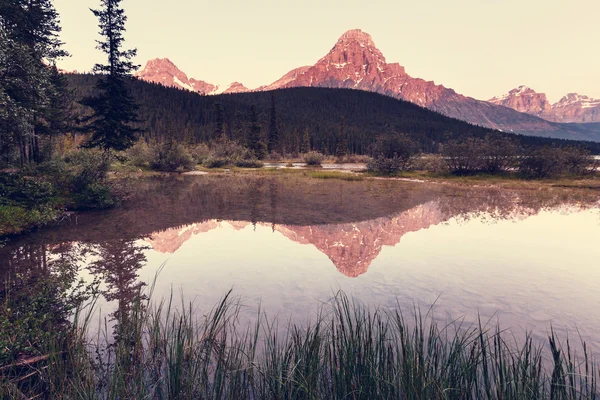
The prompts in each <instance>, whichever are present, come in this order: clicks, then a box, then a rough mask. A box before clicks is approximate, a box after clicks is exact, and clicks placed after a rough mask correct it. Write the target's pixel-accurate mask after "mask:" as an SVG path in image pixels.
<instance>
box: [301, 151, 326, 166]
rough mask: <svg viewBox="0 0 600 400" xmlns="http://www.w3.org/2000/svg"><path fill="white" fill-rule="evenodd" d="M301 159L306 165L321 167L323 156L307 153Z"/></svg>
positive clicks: (311, 152)
mask: <svg viewBox="0 0 600 400" xmlns="http://www.w3.org/2000/svg"><path fill="white" fill-rule="evenodd" d="M303 159H304V162H305V163H306V165H311V166H315V165H321V163H322V162H323V160H325V156H324V155H323V154H321V153H319V152H318V151H309V152H308V153H306V154H305V155H304V157H303Z"/></svg>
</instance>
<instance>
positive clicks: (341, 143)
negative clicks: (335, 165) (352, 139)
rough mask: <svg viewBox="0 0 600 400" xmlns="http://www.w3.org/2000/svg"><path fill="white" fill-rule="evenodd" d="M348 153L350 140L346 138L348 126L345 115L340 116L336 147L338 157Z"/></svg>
mask: <svg viewBox="0 0 600 400" xmlns="http://www.w3.org/2000/svg"><path fill="white" fill-rule="evenodd" d="M347 154H348V141H347V139H346V127H345V121H344V117H341V118H340V131H339V133H338V138H337V146H336V149H335V155H336V156H337V157H344V156H345V155H347Z"/></svg>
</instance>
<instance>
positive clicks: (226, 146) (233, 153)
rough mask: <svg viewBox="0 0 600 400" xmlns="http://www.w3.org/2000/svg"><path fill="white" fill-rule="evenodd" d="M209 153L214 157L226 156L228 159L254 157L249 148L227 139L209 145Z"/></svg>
mask: <svg viewBox="0 0 600 400" xmlns="http://www.w3.org/2000/svg"><path fill="white" fill-rule="evenodd" d="M211 155H212V157H215V158H226V159H229V160H237V159H241V160H249V159H252V158H255V157H254V154H253V153H252V151H250V149H247V148H246V147H244V146H242V145H241V144H239V143H238V142H236V141H233V140H229V139H219V140H217V141H215V142H214V143H213V145H212V147H211Z"/></svg>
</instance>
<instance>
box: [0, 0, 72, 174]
mask: <svg viewBox="0 0 600 400" xmlns="http://www.w3.org/2000/svg"><path fill="white" fill-rule="evenodd" d="M59 32H60V26H59V21H58V14H57V13H56V10H55V9H54V6H53V4H52V1H51V0H36V1H28V0H3V1H0V156H2V158H1V159H0V164H5V165H13V164H19V165H20V166H23V165H25V164H29V163H32V162H39V161H41V160H42V159H43V158H49V157H50V156H51V154H48V153H49V152H51V151H52V147H51V140H52V135H56V134H64V133H66V129H67V126H68V124H67V122H68V121H69V120H70V116H69V111H70V110H69V107H70V101H68V97H69V93H68V92H67V91H66V90H65V86H64V84H63V82H61V80H60V79H58V78H57V72H56V68H55V67H54V63H55V62H56V60H57V59H58V58H60V57H62V56H65V55H66V54H67V53H66V52H64V51H63V50H61V48H60V47H61V45H62V43H61V41H60V40H59V39H58V34H59Z"/></svg>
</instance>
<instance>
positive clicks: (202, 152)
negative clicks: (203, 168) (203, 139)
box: [189, 143, 210, 164]
mask: <svg viewBox="0 0 600 400" xmlns="http://www.w3.org/2000/svg"><path fill="white" fill-rule="evenodd" d="M189 152H190V155H191V156H192V158H193V159H194V162H195V163H196V164H202V163H203V162H204V161H205V160H206V159H207V158H208V157H210V148H209V147H208V146H207V145H206V144H205V143H200V144H199V145H196V146H193V147H191V148H190V149H189Z"/></svg>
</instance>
